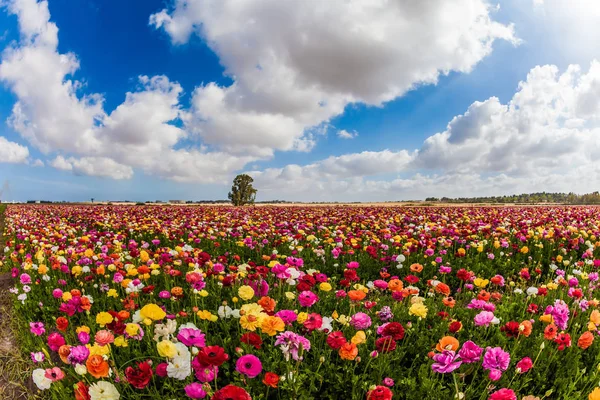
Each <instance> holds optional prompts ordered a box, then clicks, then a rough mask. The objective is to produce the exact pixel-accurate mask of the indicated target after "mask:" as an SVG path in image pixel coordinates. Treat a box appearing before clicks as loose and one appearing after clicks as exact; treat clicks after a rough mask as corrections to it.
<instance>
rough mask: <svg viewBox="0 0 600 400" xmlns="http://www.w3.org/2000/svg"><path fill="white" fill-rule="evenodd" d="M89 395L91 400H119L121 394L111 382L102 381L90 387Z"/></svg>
mask: <svg viewBox="0 0 600 400" xmlns="http://www.w3.org/2000/svg"><path fill="white" fill-rule="evenodd" d="M89 395H90V399H91V400H119V399H120V398H121V394H120V393H119V392H118V391H117V388H116V387H115V385H113V384H112V383H110V382H106V381H100V382H96V383H94V384H93V385H91V386H90V389H89Z"/></svg>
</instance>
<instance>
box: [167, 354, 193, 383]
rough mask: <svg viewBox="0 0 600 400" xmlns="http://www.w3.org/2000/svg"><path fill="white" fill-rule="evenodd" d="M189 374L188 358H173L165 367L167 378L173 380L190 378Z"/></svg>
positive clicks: (190, 367) (190, 365)
mask: <svg viewBox="0 0 600 400" xmlns="http://www.w3.org/2000/svg"><path fill="white" fill-rule="evenodd" d="M188 354H189V352H188ZM191 373H192V363H191V362H190V358H189V356H188V358H184V357H175V358H173V360H172V361H171V362H170V363H169V365H167V376H168V377H169V378H174V379H178V380H180V381H182V380H184V379H185V378H187V377H188V376H190V374H191Z"/></svg>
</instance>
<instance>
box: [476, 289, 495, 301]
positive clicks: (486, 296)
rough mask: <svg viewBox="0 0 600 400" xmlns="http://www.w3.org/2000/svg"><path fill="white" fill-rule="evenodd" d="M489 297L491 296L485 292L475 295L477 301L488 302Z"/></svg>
mask: <svg viewBox="0 0 600 400" xmlns="http://www.w3.org/2000/svg"><path fill="white" fill-rule="evenodd" d="M491 296H492V295H491V294H489V293H488V292H486V291H485V290H481V291H479V293H477V299H478V300H483V301H489V300H490V297H491Z"/></svg>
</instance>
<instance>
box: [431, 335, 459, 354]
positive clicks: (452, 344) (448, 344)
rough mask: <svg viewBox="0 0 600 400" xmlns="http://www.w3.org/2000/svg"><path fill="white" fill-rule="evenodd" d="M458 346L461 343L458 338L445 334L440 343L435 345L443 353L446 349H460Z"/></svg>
mask: <svg viewBox="0 0 600 400" xmlns="http://www.w3.org/2000/svg"><path fill="white" fill-rule="evenodd" d="M458 346H460V343H459V341H458V340H457V339H456V338H453V337H452V336H444V337H443V338H441V339H440V341H439V342H438V344H436V345H435V349H436V350H437V351H439V352H440V353H441V352H442V351H444V350H452V351H456V350H458Z"/></svg>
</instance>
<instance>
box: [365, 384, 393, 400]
mask: <svg viewBox="0 0 600 400" xmlns="http://www.w3.org/2000/svg"><path fill="white" fill-rule="evenodd" d="M392 394H393V393H392V391H391V390H390V389H388V388H387V387H385V386H377V387H376V388H375V389H373V390H370V391H369V392H368V393H367V400H392Z"/></svg>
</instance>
